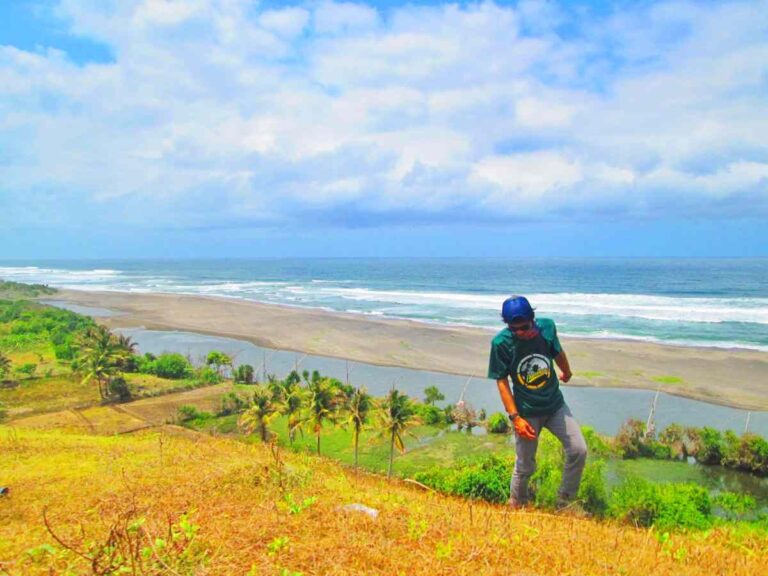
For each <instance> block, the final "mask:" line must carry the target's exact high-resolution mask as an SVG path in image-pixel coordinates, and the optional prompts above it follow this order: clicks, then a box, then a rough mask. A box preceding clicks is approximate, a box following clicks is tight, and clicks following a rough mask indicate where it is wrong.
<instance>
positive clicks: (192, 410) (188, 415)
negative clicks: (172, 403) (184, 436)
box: [176, 404, 212, 422]
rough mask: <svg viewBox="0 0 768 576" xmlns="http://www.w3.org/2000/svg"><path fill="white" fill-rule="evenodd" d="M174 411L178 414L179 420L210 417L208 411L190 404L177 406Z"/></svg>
mask: <svg viewBox="0 0 768 576" xmlns="http://www.w3.org/2000/svg"><path fill="white" fill-rule="evenodd" d="M176 413H177V415H178V419H179V421H181V422H189V421H190V420H204V419H207V418H211V417H212V415H211V414H210V413H209V412H202V411H200V410H198V409H197V407H196V406H190V405H189V404H185V405H184V406H179V408H178V410H177V411H176Z"/></svg>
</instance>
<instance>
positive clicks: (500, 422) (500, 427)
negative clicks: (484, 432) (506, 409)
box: [486, 412, 509, 434]
mask: <svg viewBox="0 0 768 576" xmlns="http://www.w3.org/2000/svg"><path fill="white" fill-rule="evenodd" d="M486 428H487V429H488V432H490V433H491V434H506V433H507V432H509V417H508V416H507V415H506V414H504V413H502V412H494V413H493V414H491V417H490V418H488V422H487V424H486Z"/></svg>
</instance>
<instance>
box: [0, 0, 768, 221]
mask: <svg viewBox="0 0 768 576" xmlns="http://www.w3.org/2000/svg"><path fill="white" fill-rule="evenodd" d="M761 8H764V2H761V1H760V0H755V1H747V0H744V1H742V2H728V3H726V4H718V3H715V4H708V5H707V6H702V5H700V4H698V3H686V2H660V3H656V4H654V5H651V6H638V7H634V8H633V7H630V8H627V9H625V10H623V11H620V12H617V13H615V14H613V15H611V16H608V17H604V18H603V17H601V18H599V19H598V20H596V21H595V20H586V19H580V18H581V17H580V16H573V15H569V13H568V12H567V10H560V9H559V8H558V6H557V5H556V4H553V3H541V2H524V3H522V4H521V5H520V6H519V8H515V7H508V6H499V5H496V4H493V3H490V2H486V3H479V4H469V5H466V6H457V5H454V4H447V5H434V6H421V7H415V6H411V5H404V6H400V7H393V8H390V9H388V10H387V11H386V12H379V11H377V9H376V8H374V7H371V6H368V5H365V4H362V3H335V2H319V3H317V2H307V3H306V4H298V5H295V6H293V7H287V8H280V9H268V10H264V9H261V8H260V7H259V5H258V4H255V3H253V2H250V1H246V0H194V1H188V2H186V1H185V2H181V1H171V0H162V1H161V0H141V1H140V0H119V1H118V0H98V1H97V0H62V1H61V3H60V6H59V8H58V11H57V13H58V14H60V15H61V16H62V18H64V19H65V21H66V22H68V23H69V25H71V30H72V32H73V33H74V34H78V35H82V36H85V37H88V38H92V39H95V40H97V41H100V42H103V43H106V44H108V45H109V48H110V50H111V52H112V53H113V54H114V61H113V62H108V63H89V64H85V65H78V64H76V63H75V62H73V61H72V60H71V59H70V58H69V57H68V56H67V55H66V54H65V53H63V52H61V51H60V50H57V49H54V48H50V47H48V48H47V47H41V48H40V49H38V50H35V51H24V50H21V49H19V48H16V47H13V46H0V150H9V151H10V152H8V153H7V154H5V155H2V156H0V184H1V185H2V187H3V191H4V192H5V197H6V198H10V196H11V195H14V196H19V197H20V196H24V195H26V194H31V193H32V192H33V191H40V190H51V191H55V192H53V193H55V194H61V195H66V196H67V198H68V199H69V200H68V201H67V202H66V203H65V205H64V206H63V208H62V209H64V210H67V209H68V210H70V212H71V214H70V216H69V217H70V218H73V219H82V220H84V221H85V220H87V219H89V218H95V217H98V218H106V219H109V218H113V219H125V218H128V219H131V218H133V219H134V220H142V219H144V220H148V221H151V222H152V223H154V224H156V225H158V226H162V225H166V224H167V223H168V222H170V221H173V222H177V221H178V220H179V218H180V217H183V218H185V219H189V220H190V221H198V220H199V221H205V222H210V221H211V220H212V219H213V220H216V221H217V222H218V223H220V224H221V225H226V223H227V222H228V221H229V219H233V221H234V220H237V221H238V222H239V221H242V219H243V218H246V219H247V218H254V219H262V220H263V219H268V220H270V221H279V220H280V219H281V218H290V217H291V215H292V214H296V213H297V212H300V211H301V210H302V209H305V208H308V207H312V209H313V210H327V211H328V217H329V219H332V215H333V212H334V210H339V209H343V208H344V206H346V205H348V204H350V203H354V207H355V210H356V211H358V212H365V211H369V212H370V214H371V215H372V219H374V220H375V217H376V215H378V214H381V213H382V212H387V211H390V212H393V213H396V212H398V211H410V212H416V213H418V212H419V211H424V213H425V214H428V215H429V217H430V218H435V219H439V218H440V217H443V218H445V219H446V220H451V221H452V220H455V219H456V218H462V217H464V216H465V215H466V214H467V213H470V212H471V213H472V217H473V218H483V217H488V218H496V217H498V216H499V214H503V212H504V210H506V209H508V206H509V205H510V204H509V200H510V199H511V198H515V199H517V200H519V201H520V202H521V203H522V204H518V205H516V208H515V209H516V210H519V208H520V206H521V205H522V206H524V207H525V210H527V211H528V213H529V214H530V215H532V216H541V215H544V214H547V213H551V212H559V213H563V212H565V213H566V214H568V215H572V216H574V217H578V215H579V211H580V210H585V211H589V210H592V209H597V210H599V209H601V207H602V208H606V209H610V210H611V211H612V213H619V214H625V215H628V216H631V215H632V214H634V213H635V212H636V211H637V210H651V209H653V207H657V208H658V207H661V208H663V209H664V210H665V211H666V212H665V213H674V212H675V211H676V210H685V211H687V212H686V213H688V212H690V211H691V210H695V211H697V212H699V213H701V214H710V215H714V216H716V215H717V213H718V211H720V210H722V209H723V206H724V205H726V204H728V203H729V202H730V203H731V204H729V210H730V211H731V212H733V213H741V214H745V215H754V214H755V213H756V211H757V212H760V211H764V212H766V211H768V198H766V186H765V183H766V178H768V175H767V174H766V165H768V143H766V140H765V136H764V135H765V134H768V100H767V99H766V95H768V79H767V77H766V72H765V62H766V61H768V34H767V33H766V32H768V30H766V21H765V18H764V11H761ZM562 25H567V26H568V27H569V34H568V35H567V36H559V35H558V34H557V30H558V26H562ZM51 43H52V44H55V39H52V42H51ZM746 196H748V197H749V202H746V201H743V205H742V204H740V202H742V200H741V198H742V197H746ZM203 199H204V200H203ZM142 203H149V204H150V205H151V206H152V210H148V211H146V214H142V215H141V217H139V216H138V215H136V214H134V213H133V211H134V207H135V206H137V205H142ZM7 206H8V205H7V204H6V205H5V206H4V205H2V199H0V224H2V223H3V222H4V220H3V218H4V217H6V218H10V217H11V216H9V214H11V211H10V209H8V207H7ZM4 207H5V208H6V210H5V212H3V208H4ZM3 214H5V216H4V215H3ZM46 214H47V212H46ZM441 215H442V216H441ZM22 217H23V216H22ZM36 217H40V218H42V217H43V216H39V215H38V216H36ZM46 217H47V216H46Z"/></svg>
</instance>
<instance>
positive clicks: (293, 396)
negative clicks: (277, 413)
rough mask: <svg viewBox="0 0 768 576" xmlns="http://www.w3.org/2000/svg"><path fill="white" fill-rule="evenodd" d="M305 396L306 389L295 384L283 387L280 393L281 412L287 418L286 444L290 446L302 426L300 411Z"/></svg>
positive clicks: (305, 399) (302, 420)
mask: <svg viewBox="0 0 768 576" xmlns="http://www.w3.org/2000/svg"><path fill="white" fill-rule="evenodd" d="M307 396H308V391H307V389H306V388H304V387H302V386H301V385H300V384H297V383H293V384H290V385H287V386H285V387H284V388H283V389H282V391H281V393H280V406H281V412H282V413H283V414H284V415H285V416H287V417H288V443H289V444H291V445H292V444H293V441H294V439H295V438H296V432H297V431H301V428H302V425H303V424H304V419H303V418H302V411H303V410H304V407H305V404H306V401H307ZM302 434H303V433H302Z"/></svg>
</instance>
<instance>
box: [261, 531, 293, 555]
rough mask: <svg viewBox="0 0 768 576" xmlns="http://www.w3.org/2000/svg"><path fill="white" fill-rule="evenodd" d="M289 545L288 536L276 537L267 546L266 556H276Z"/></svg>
mask: <svg viewBox="0 0 768 576" xmlns="http://www.w3.org/2000/svg"><path fill="white" fill-rule="evenodd" d="M290 543H291V540H290V538H288V536H278V537H277V538H275V539H274V540H272V541H271V542H270V543H269V544H267V554H269V555H270V556H277V555H278V554H279V553H280V552H281V551H282V550H285V549H286V548H288V545H289V544H290Z"/></svg>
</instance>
